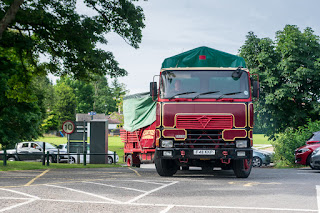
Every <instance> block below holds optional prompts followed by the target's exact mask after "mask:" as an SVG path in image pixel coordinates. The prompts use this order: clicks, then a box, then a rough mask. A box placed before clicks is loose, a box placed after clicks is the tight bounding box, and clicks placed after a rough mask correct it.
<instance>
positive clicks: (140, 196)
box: [126, 181, 179, 203]
mask: <svg viewBox="0 0 320 213" xmlns="http://www.w3.org/2000/svg"><path fill="white" fill-rule="evenodd" d="M178 182H179V181H175V182H172V183H169V184H167V185H164V186H160V187H158V188H155V189H153V190H151V191H148V192H146V193H144V194H142V195H139V196H137V197H135V198H133V199H131V200H129V201H127V202H126V203H132V202H135V201H137V200H139V199H141V198H143V197H145V196H147V195H149V194H151V193H153V192H156V191H158V190H160V189H163V188H166V187H168V186H171V185H173V184H176V183H178Z"/></svg>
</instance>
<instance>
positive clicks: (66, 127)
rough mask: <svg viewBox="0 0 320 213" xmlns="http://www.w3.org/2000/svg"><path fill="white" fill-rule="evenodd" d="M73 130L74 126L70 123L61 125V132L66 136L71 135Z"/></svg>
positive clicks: (66, 122)
mask: <svg viewBox="0 0 320 213" xmlns="http://www.w3.org/2000/svg"><path fill="white" fill-rule="evenodd" d="M74 129H75V125H74V123H73V122H72V121H65V122H64V123H63V124H62V130H63V131H64V132H65V133H66V134H71V133H73V131H74Z"/></svg>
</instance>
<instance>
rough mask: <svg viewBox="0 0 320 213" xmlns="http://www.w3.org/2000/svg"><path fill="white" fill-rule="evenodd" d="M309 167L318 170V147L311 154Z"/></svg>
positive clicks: (319, 149) (319, 162)
mask: <svg viewBox="0 0 320 213" xmlns="http://www.w3.org/2000/svg"><path fill="white" fill-rule="evenodd" d="M310 166H311V168H313V169H320V147H319V148H316V149H315V150H314V151H313V152H312V154H311V159H310Z"/></svg>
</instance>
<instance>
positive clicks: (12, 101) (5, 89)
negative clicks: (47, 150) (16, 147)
mask: <svg viewBox="0 0 320 213" xmlns="http://www.w3.org/2000/svg"><path fill="white" fill-rule="evenodd" d="M17 55H18V54H17V52H16V51H15V50H14V49H4V48H2V47H0V94H1V95H0V144H1V145H2V146H4V147H10V146H12V145H13V144H15V143H17V142H20V141H21V140H32V139H35V138H37V137H38V136H39V135H40V134H41V119H42V118H43V114H42V112H43V110H42V109H43V108H44V107H43V105H42V104H43V101H42V100H43V99H42V98H41V97H37V94H38V93H37V92H36V91H37V88H38V87H39V85H37V84H36V83H35V81H33V82H31V83H30V84H29V85H28V86H27V87H26V86H25V85H24V84H22V83H21V84H16V82H20V80H21V78H23V77H25V78H28V76H27V75H26V76H24V72H22V70H23V68H22V66H24V65H22V64H21V62H20V60H19V58H18V56H17ZM30 71H32V68H31V67H30ZM17 94H20V96H18V97H19V98H17Z"/></svg>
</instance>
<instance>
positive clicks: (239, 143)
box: [236, 140, 248, 148]
mask: <svg viewBox="0 0 320 213" xmlns="http://www.w3.org/2000/svg"><path fill="white" fill-rule="evenodd" d="M247 144H248V142H247V140H236V147H237V148H246V147H247Z"/></svg>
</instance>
